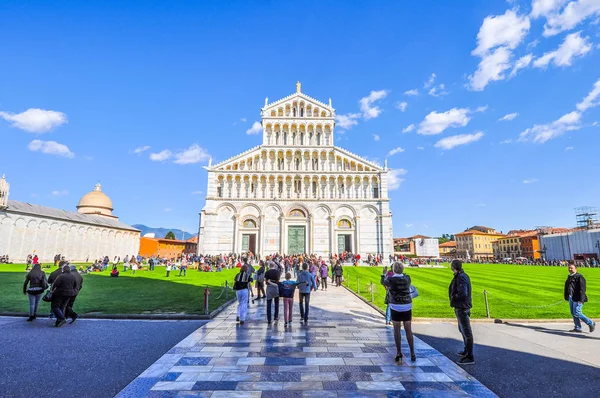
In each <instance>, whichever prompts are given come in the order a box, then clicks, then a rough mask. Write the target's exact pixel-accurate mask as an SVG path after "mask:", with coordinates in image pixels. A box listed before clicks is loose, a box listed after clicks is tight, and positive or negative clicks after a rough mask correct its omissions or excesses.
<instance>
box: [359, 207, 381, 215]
mask: <svg viewBox="0 0 600 398" xmlns="http://www.w3.org/2000/svg"><path fill="white" fill-rule="evenodd" d="M364 209H371V210H373V211H374V212H375V214H377V215H379V214H380V213H379V209H378V208H377V207H375V206H373V205H363V206H361V208H360V211H361V212H362V211H363V210H364Z"/></svg>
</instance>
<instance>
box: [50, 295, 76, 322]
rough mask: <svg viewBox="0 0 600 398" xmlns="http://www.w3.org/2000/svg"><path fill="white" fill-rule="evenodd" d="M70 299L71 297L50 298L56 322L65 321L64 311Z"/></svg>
mask: <svg viewBox="0 0 600 398" xmlns="http://www.w3.org/2000/svg"><path fill="white" fill-rule="evenodd" d="M70 299H71V297H69V296H56V295H53V296H52V304H51V308H52V312H53V313H54V315H55V316H56V320H57V321H63V320H65V311H66V307H67V304H69V300H70Z"/></svg>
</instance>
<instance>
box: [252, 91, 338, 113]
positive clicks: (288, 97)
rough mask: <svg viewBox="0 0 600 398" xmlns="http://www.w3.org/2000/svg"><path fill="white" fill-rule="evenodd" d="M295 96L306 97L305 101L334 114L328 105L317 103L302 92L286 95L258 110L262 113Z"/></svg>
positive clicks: (317, 101)
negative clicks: (314, 103) (312, 102)
mask: <svg viewBox="0 0 600 398" xmlns="http://www.w3.org/2000/svg"><path fill="white" fill-rule="evenodd" d="M296 95H298V96H301V97H306V99H309V100H311V101H315V102H316V103H318V104H319V105H321V106H323V107H324V108H327V109H329V110H330V111H333V112H335V109H333V107H329V105H327V104H325V103H324V102H321V101H319V100H318V99H316V98H313V97H311V96H310V95H308V94H305V93H303V92H299V93H298V92H296V93H292V94H290V95H288V96H286V97H283V98H281V99H278V100H277V101H275V102H271V103H270V104H269V103H268V104H267V105H265V106H264V107H262V108H260V110H261V111H264V110H265V109H267V108H270V107H272V106H275V105H279V104H280V103H281V102H285V101H287V100H289V99H290V98H292V97H294V96H296Z"/></svg>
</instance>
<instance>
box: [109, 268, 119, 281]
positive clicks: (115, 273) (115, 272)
mask: <svg viewBox="0 0 600 398" xmlns="http://www.w3.org/2000/svg"><path fill="white" fill-rule="evenodd" d="M110 276H111V278H116V277H117V276H119V269H118V268H117V266H116V265H113V268H112V271H110Z"/></svg>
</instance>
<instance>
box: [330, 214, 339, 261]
mask: <svg viewBox="0 0 600 398" xmlns="http://www.w3.org/2000/svg"><path fill="white" fill-rule="evenodd" d="M334 219H335V216H329V236H330V239H329V241H330V244H329V246H330V251H329V252H330V253H331V254H335V253H336V251H337V249H336V242H335V230H334V228H333V227H334V225H333V223H334Z"/></svg>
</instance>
